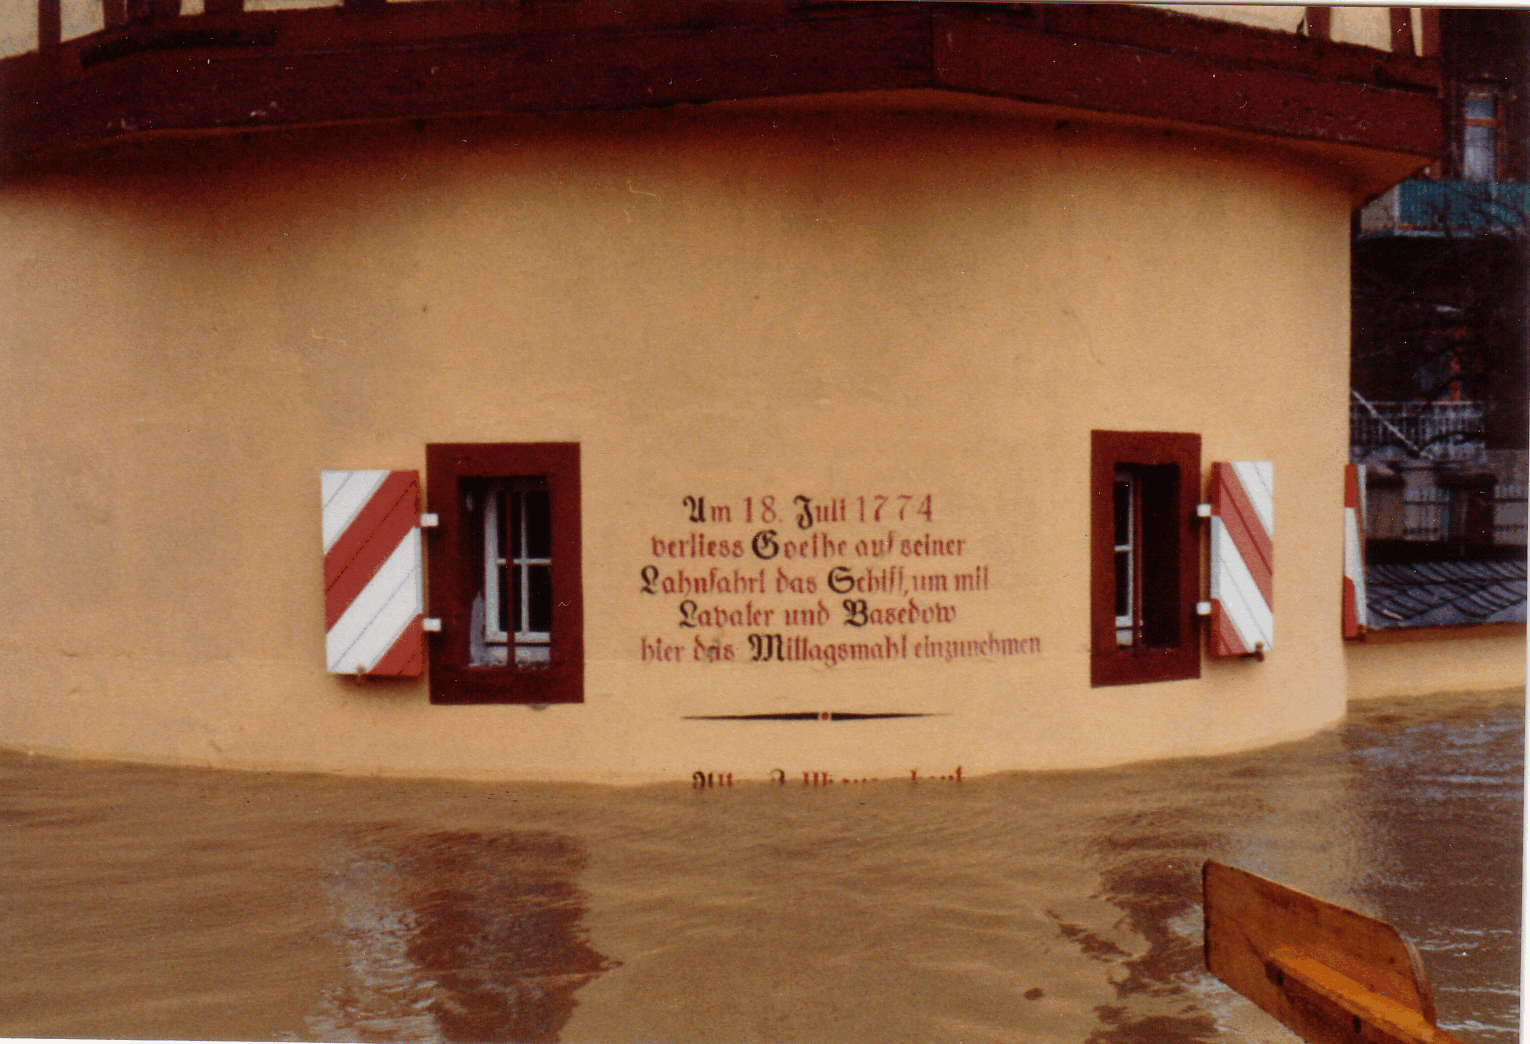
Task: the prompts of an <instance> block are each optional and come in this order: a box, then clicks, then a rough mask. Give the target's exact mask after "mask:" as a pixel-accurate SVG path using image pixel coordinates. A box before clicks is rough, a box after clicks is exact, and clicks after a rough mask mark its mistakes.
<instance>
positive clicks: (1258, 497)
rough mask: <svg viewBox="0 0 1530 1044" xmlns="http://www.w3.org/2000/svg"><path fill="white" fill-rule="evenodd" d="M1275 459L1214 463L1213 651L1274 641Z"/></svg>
mask: <svg viewBox="0 0 1530 1044" xmlns="http://www.w3.org/2000/svg"><path fill="white" fill-rule="evenodd" d="M1274 510H1275V465H1274V464H1272V463H1270V462H1269V461H1246V460H1242V461H1234V462H1232V463H1227V462H1222V461H1219V462H1217V463H1215V464H1213V465H1211V655H1212V656H1244V655H1247V654H1249V653H1254V652H1264V651H1268V650H1270V649H1272V648H1274V646H1275V614H1274V607H1275V598H1274V570H1273V564H1274V558H1273V552H1274V537H1275V516H1274Z"/></svg>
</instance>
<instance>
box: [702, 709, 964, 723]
mask: <svg viewBox="0 0 1530 1044" xmlns="http://www.w3.org/2000/svg"><path fill="white" fill-rule="evenodd" d="M946 717H950V714H949V713H948V712H943V711H935V712H929V713H923V712H916V713H909V712H901V711H889V712H886V713H874V714H863V713H859V712H856V711H780V712H776V713H770V714H685V715H682V716H681V720H683V721H872V720H876V719H881V718H946Z"/></svg>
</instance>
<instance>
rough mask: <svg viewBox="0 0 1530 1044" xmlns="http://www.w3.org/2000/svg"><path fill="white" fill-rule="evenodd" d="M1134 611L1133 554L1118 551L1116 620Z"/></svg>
mask: <svg viewBox="0 0 1530 1044" xmlns="http://www.w3.org/2000/svg"><path fill="white" fill-rule="evenodd" d="M1131 611H1132V554H1131V552H1130V551H1117V552H1116V620H1117V621H1119V620H1120V619H1121V618H1122V617H1123V616H1130V615H1131Z"/></svg>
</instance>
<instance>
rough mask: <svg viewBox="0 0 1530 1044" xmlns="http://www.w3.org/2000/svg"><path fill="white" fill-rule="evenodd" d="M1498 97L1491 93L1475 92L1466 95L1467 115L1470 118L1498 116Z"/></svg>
mask: <svg viewBox="0 0 1530 1044" xmlns="http://www.w3.org/2000/svg"><path fill="white" fill-rule="evenodd" d="M1497 109H1498V106H1497V99H1496V98H1494V97H1493V96H1492V95H1491V94H1480V93H1473V94H1468V95H1467V96H1466V110H1465V116H1466V118H1467V119H1469V120H1491V119H1493V118H1494V117H1495V116H1497V114H1498V113H1497Z"/></svg>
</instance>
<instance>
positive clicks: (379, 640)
mask: <svg viewBox="0 0 1530 1044" xmlns="http://www.w3.org/2000/svg"><path fill="white" fill-rule="evenodd" d="M322 486H323V494H324V626H325V631H326V640H325V659H326V661H327V662H328V664H329V670H330V672H331V673H334V674H370V675H385V676H394V677H411V678H412V677H418V676H419V674H420V672H421V670H422V669H423V665H424V658H425V657H424V645H425V639H424V634H423V623H424V606H425V599H424V585H423V581H422V580H421V570H420V525H419V523H420V514H419V496H420V477H419V473H418V472H415V471H326V472H324V475H323V481H322Z"/></svg>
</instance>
